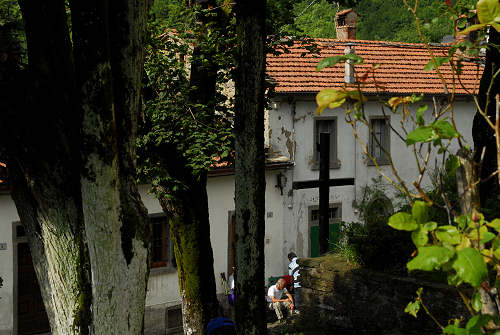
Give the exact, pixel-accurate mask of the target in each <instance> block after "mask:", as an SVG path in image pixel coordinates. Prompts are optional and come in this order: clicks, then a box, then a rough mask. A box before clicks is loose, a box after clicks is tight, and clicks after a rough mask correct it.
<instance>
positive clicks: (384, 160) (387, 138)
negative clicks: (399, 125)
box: [367, 115, 391, 166]
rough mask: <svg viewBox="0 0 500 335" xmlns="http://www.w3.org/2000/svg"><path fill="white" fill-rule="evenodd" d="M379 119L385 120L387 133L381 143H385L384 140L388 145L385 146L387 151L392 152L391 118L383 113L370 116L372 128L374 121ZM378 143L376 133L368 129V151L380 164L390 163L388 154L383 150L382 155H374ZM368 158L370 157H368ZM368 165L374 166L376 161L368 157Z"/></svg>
mask: <svg viewBox="0 0 500 335" xmlns="http://www.w3.org/2000/svg"><path fill="white" fill-rule="evenodd" d="M376 120H377V121H378V120H384V121H385V123H384V125H385V127H384V128H385V133H384V134H383V136H384V137H383V138H381V139H380V142H381V144H382V145H383V144H384V142H385V144H386V146H384V149H385V151H387V152H388V153H389V154H391V129H390V126H389V125H390V123H391V118H390V117H389V116H383V115H377V116H371V117H370V118H369V121H368V122H370V128H371V129H373V122H374V121H376ZM375 145H377V146H378V144H377V143H376V142H375V140H374V135H373V133H372V132H371V131H370V130H369V129H368V152H369V153H370V155H371V156H372V157H374V158H375V159H376V160H377V164H378V165H389V160H388V159H387V157H386V155H385V154H384V153H383V152H381V156H375V155H374V150H375V149H374V146H375ZM367 158H368V157H367ZM367 165H371V166H374V165H375V163H373V161H372V160H371V159H370V158H368V159H367Z"/></svg>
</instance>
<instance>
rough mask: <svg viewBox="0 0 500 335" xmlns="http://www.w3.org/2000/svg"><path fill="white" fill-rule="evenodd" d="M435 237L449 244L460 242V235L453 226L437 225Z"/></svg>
mask: <svg viewBox="0 0 500 335" xmlns="http://www.w3.org/2000/svg"><path fill="white" fill-rule="evenodd" d="M436 237H437V238H438V239H439V240H440V241H441V242H443V243H448V244H451V245H456V244H460V241H461V236H460V233H459V232H458V230H457V228H456V227H455V226H448V225H446V226H439V227H438V228H437V229H436Z"/></svg>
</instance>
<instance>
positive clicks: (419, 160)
mask: <svg viewBox="0 0 500 335" xmlns="http://www.w3.org/2000/svg"><path fill="white" fill-rule="evenodd" d="M374 2H375V1H374ZM403 2H404V4H405V5H406V7H407V9H408V11H409V12H410V13H411V14H412V15H413V18H414V20H415V24H416V30H417V32H418V38H419V39H420V40H421V41H423V42H424V45H425V46H427V48H428V50H429V52H430V56H431V61H430V62H429V64H428V65H427V66H426V68H425V70H428V71H430V70H433V71H436V72H437V74H438V75H439V76H440V78H441V79H442V78H443V77H442V75H441V73H440V69H439V67H440V66H441V65H443V64H444V63H449V64H450V65H451V68H452V69H453V70H454V71H455V73H456V74H460V70H461V66H460V62H461V57H463V55H467V54H468V55H475V56H477V55H478V42H479V41H478V40H476V41H475V42H474V43H471V42H465V43H459V44H457V45H455V46H453V47H450V48H449V57H435V56H434V55H433V54H432V52H431V51H430V48H429V44H428V41H429V40H431V39H430V38H429V36H428V35H426V34H425V24H422V23H423V22H422V20H421V14H419V13H420V12H419V10H418V7H417V6H416V5H415V6H414V7H413V6H412V4H413V3H412V4H410V3H409V1H407V0H403ZM416 3H418V2H416ZM422 3H425V2H424V1H422ZM446 6H447V7H448V9H449V10H450V12H451V18H452V19H453V20H456V19H457V18H460V15H462V14H463V11H464V10H465V9H467V5H466V4H465V5H464V3H455V7H453V6H452V3H451V1H446ZM460 6H462V7H460ZM477 8H478V16H479V21H480V24H479V25H476V26H472V28H469V29H468V31H472V30H477V29H484V28H486V27H492V28H497V27H496V26H497V22H498V14H499V13H500V3H499V2H498V1H495V0H493V1H489V0H480V1H479V2H478V3H477ZM460 11H462V12H460ZM391 14H393V13H391ZM468 15H469V14H467V15H466V16H465V17H466V18H467V16H468ZM459 24H460V23H459ZM463 27H464V26H463ZM466 31H467V30H466ZM480 39H482V35H479V40H480ZM490 44H491V43H490ZM489 47H496V46H492V45H489ZM457 50H460V51H461V52H460V53H457ZM337 61H350V60H347V59H334V60H324V61H323V64H322V65H321V67H327V66H331V65H330V63H332V64H335V63H336V62H337ZM375 70H376V69H375V68H374V69H373V70H372V71H375ZM495 71H497V72H496V73H495V76H496V75H498V74H499V73H500V71H499V70H498V69H497V70H495ZM363 78H364V77H359V78H357V80H356V81H357V82H358V83H359V84H358V87H357V90H358V94H357V95H356V94H352V93H349V95H347V93H346V92H347V89H346V88H342V89H337V90H324V91H322V92H320V93H319V94H318V95H317V104H318V110H317V111H318V113H321V112H322V111H323V109H324V108H326V107H330V108H333V107H339V106H346V120H347V122H348V123H349V124H351V126H352V127H353V131H354V136H355V137H356V139H357V140H358V142H359V143H360V144H361V147H362V148H363V151H364V153H365V155H367V156H368V158H369V159H370V160H372V161H373V163H374V165H375V166H376V168H377V170H378V171H379V173H380V174H381V175H382V176H383V177H384V178H385V179H386V180H387V181H389V182H390V183H391V184H392V185H394V186H395V187H396V188H397V189H398V190H399V191H401V192H402V193H404V194H405V195H406V197H407V199H408V201H409V203H410V206H409V207H408V208H407V209H408V210H406V211H400V212H398V213H396V214H393V215H392V216H390V218H389V220H388V226H390V227H392V228H394V229H395V230H397V231H400V232H403V233H404V232H409V233H410V234H409V235H410V236H411V240H412V244H413V245H414V246H415V247H416V248H417V251H416V252H415V253H413V255H412V256H414V257H413V258H412V259H411V260H410V261H409V262H408V263H407V264H406V268H407V269H408V271H426V272H434V271H439V272H441V273H443V274H445V275H446V281H447V283H448V285H450V286H454V287H456V288H457V290H458V292H459V294H460V296H461V297H462V299H463V302H464V304H465V306H466V307H467V308H468V309H469V311H470V313H471V318H470V319H468V320H463V319H462V318H460V319H459V318H457V319H454V320H451V322H450V324H448V325H441V324H440V323H439V322H438V321H437V319H435V318H434V316H433V315H432V311H429V310H428V308H427V306H426V305H425V303H424V301H423V300H422V295H421V294H422V290H421V289H419V290H418V291H417V298H416V300H415V301H413V302H410V303H409V304H408V306H407V307H406V309H405V311H406V312H408V313H409V314H411V315H413V316H415V317H416V316H417V313H418V311H419V310H420V309H421V308H422V309H423V310H424V311H425V312H426V313H427V314H428V315H429V316H430V317H431V318H432V319H433V320H434V321H435V323H436V324H437V325H438V326H439V327H440V328H441V330H442V331H443V333H444V334H492V333H494V334H498V333H499V331H498V330H497V329H498V325H500V317H499V315H500V306H498V305H497V304H496V302H495V301H498V295H499V293H498V290H499V289H500V281H499V280H497V278H495V277H496V276H498V273H500V219H498V218H493V219H491V218H488V219H487V218H485V216H484V215H483V214H482V213H481V212H480V208H479V203H478V200H477V199H476V198H477V196H476V195H475V194H477V190H476V189H477V187H478V186H477V185H478V184H479V183H480V180H478V179H477V177H476V172H475V169H476V168H477V167H476V166H475V165H474V162H473V161H472V154H471V151H470V148H469V147H468V146H467V145H466V144H465V143H464V139H463V138H462V136H461V135H460V133H459V132H458V130H457V127H456V124H455V120H454V114H453V104H454V94H448V91H447V90H446V87H444V88H445V92H446V93H447V95H448V104H447V105H446V106H445V107H444V108H443V107H439V106H437V105H436V104H435V105H434V113H433V117H434V119H433V120H432V121H430V122H429V121H426V120H425V119H424V112H425V111H426V110H427V106H425V105H420V106H419V107H418V108H413V109H411V108H409V106H410V105H415V104H418V103H419V102H420V101H421V100H422V97H418V96H407V97H393V98H391V99H389V100H388V101H387V102H385V103H384V105H385V106H384V105H383V106H382V111H383V112H384V113H385V111H384V108H385V107H388V108H389V109H390V110H389V113H393V114H400V117H401V119H402V120H406V121H408V122H411V124H412V127H411V128H406V126H405V124H404V122H401V126H400V127H401V130H396V129H395V128H394V127H391V130H392V131H393V132H395V133H396V134H397V137H399V138H400V139H401V140H403V141H404V142H405V144H406V145H407V146H408V147H409V148H412V150H413V153H414V156H415V165H416V167H417V171H418V176H417V178H416V179H415V181H414V182H413V185H412V186H413V188H411V186H410V185H408V184H407V181H406V180H404V179H403V178H401V176H400V175H399V174H398V171H397V169H396V168H395V166H394V164H393V162H392V158H391V156H390V153H389V152H387V151H385V150H383V151H384V153H385V155H386V157H387V159H388V161H389V166H390V169H391V172H392V175H389V174H388V173H387V171H384V170H382V169H381V168H380V166H379V165H378V164H377V161H376V159H375V158H374V157H372V156H371V155H370V153H369V152H368V150H367V149H366V144H365V143H364V142H363V141H362V140H361V139H360V138H359V136H358V133H357V131H356V124H357V123H361V124H363V125H364V126H366V127H367V128H368V130H369V132H372V131H373V130H372V129H371V128H370V124H369V122H367V115H366V112H365V110H364V102H365V101H364V99H363V98H362V93H361V91H362V89H363V87H364V85H365V79H363ZM492 80H494V77H493V79H492ZM491 85H492V82H491V83H489V87H491ZM443 86H445V83H444V80H443ZM352 102H354V103H352ZM498 103H500V102H497V104H498ZM476 105H477V106H478V110H479V113H480V115H482V116H483V117H484V118H486V119H487V121H488V126H489V127H491V128H492V129H494V130H495V131H496V132H497V134H498V133H499V128H500V123H499V121H498V116H497V121H496V123H495V124H493V123H492V122H491V121H489V118H488V117H487V115H486V114H485V113H484V111H482V110H481V108H479V104H478V103H477V100H476ZM497 109H498V105H497ZM452 142H455V143H456V144H457V145H458V147H459V148H460V150H459V152H458V154H457V156H455V155H454V154H452V153H451V152H450V148H451V144H452ZM378 144H379V145H380V143H378ZM382 149H383V148H382ZM496 149H497V152H500V143H499V142H498V141H497V148H496ZM423 152H426V154H423ZM436 152H437V154H436ZM431 153H434V154H435V155H436V156H435V157H436V160H438V157H439V161H440V162H441V163H440V164H437V168H436V170H435V171H434V173H433V174H434V175H433V176H431V179H433V186H434V187H435V190H434V191H432V192H427V193H426V192H424V190H423V186H422V180H423V177H424V175H429V174H430V172H429V169H428V168H427V166H428V163H429V158H430V157H431ZM497 165H498V166H497V170H496V172H495V173H494V174H492V175H491V176H490V178H492V177H495V178H497V176H496V175H495V174H496V173H500V161H499V162H497ZM458 171H460V175H459V174H458ZM450 176H453V177H456V178H457V180H458V181H459V182H460V183H461V184H463V186H461V192H462V193H463V194H461V199H460V205H461V209H460V211H459V210H458V208H457V207H458V206H457V205H456V204H453V202H454V200H456V197H455V199H453V197H452V196H450V192H449V191H450V189H451V188H450V187H446V183H449V179H448V178H449V177H450ZM499 180H500V179H499ZM455 193H456V192H455ZM430 195H431V196H432V197H431V196H430ZM439 197H441V202H439V201H438V200H437V199H439ZM483 205H484V204H483ZM431 207H433V208H437V209H440V210H444V211H446V214H447V215H446V216H442V215H441V216H440V215H435V214H436V213H432V212H431V211H430V208H431ZM496 215H498V213H496ZM435 219H437V220H436V221H435ZM407 236H408V235H407Z"/></svg>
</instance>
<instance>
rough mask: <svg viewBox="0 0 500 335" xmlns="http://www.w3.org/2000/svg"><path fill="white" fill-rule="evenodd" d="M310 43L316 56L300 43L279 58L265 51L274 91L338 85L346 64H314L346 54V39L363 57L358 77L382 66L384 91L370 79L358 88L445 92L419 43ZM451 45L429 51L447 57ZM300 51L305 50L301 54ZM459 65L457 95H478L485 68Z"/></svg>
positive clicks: (446, 70)
mask: <svg viewBox="0 0 500 335" xmlns="http://www.w3.org/2000/svg"><path fill="white" fill-rule="evenodd" d="M314 41H315V42H316V44H318V46H319V47H320V49H321V51H320V54H319V55H318V54H311V53H308V52H307V50H306V49H305V48H304V47H302V46H300V45H298V44H295V45H294V46H293V47H290V48H289V51H290V53H283V54H281V55H279V56H274V55H270V54H269V55H267V74H268V75H269V76H270V77H271V78H272V79H273V80H274V81H276V82H277V86H276V88H275V91H276V93H316V92H318V91H319V90H321V89H324V88H340V87H342V86H343V85H344V68H345V65H344V63H343V62H341V63H338V64H336V65H335V66H334V67H333V68H325V69H323V70H321V71H319V72H316V65H317V64H318V62H319V61H320V60H321V59H323V58H325V57H331V56H337V55H344V49H345V48H346V43H350V44H351V45H352V47H354V49H355V53H356V54H357V55H359V56H361V57H363V59H364V63H363V64H360V65H356V66H355V69H356V74H357V75H358V76H362V75H363V74H364V73H365V72H367V71H368V70H369V69H371V68H372V66H373V65H374V64H379V65H380V67H379V68H378V69H376V70H375V79H376V83H377V84H378V85H381V86H383V87H384V88H385V89H380V88H379V89H377V87H376V85H375V83H374V82H373V80H370V79H369V80H367V82H366V87H364V88H362V91H364V92H366V93H377V92H380V93H386V94H411V93H425V94H439V93H444V89H443V85H442V83H441V80H440V79H439V77H438V75H437V74H436V71H434V70H433V71H425V70H424V67H425V65H426V64H427V63H428V62H429V60H430V56H429V53H428V51H427V49H426V48H425V47H424V46H423V45H422V44H416V43H400V42H383V41H363V40H348V41H340V40H334V39H315V40H314ZM449 47H450V45H439V46H432V47H431V49H432V51H433V53H434V55H435V56H436V57H446V56H447V55H448V48H449ZM302 53H305V55H304V56H303V57H302V56H301V54H302ZM463 65H464V66H463V69H462V74H461V75H460V83H459V82H458V81H457V83H456V85H455V87H456V93H458V94H470V93H471V92H476V93H477V90H478V88H479V79H480V76H481V73H482V69H483V67H482V66H479V65H477V64H476V63H474V62H469V61H468V62H463ZM439 70H440V71H441V73H442V74H443V77H444V79H445V80H446V83H447V88H448V90H449V91H450V92H451V90H452V87H453V84H452V82H453V80H452V77H453V76H452V71H451V66H450V65H449V63H446V64H443V65H442V66H440V67H439ZM455 80H457V78H455ZM462 85H463V86H462Z"/></svg>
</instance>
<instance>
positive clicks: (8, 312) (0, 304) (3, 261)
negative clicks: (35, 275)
mask: <svg viewBox="0 0 500 335" xmlns="http://www.w3.org/2000/svg"><path fill="white" fill-rule="evenodd" d="M18 220H19V217H18V215H17V210H16V208H15V206H14V202H12V200H11V198H10V196H9V195H1V194H0V243H6V244H7V250H0V277H2V279H3V287H1V288H0V334H2V333H3V332H4V333H6V334H8V333H10V331H11V330H12V328H13V313H12V311H13V308H14V297H13V292H14V272H13V269H14V254H13V251H14V247H13V240H12V237H13V233H12V226H13V225H12V224H13V223H14V222H15V221H18Z"/></svg>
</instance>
